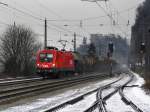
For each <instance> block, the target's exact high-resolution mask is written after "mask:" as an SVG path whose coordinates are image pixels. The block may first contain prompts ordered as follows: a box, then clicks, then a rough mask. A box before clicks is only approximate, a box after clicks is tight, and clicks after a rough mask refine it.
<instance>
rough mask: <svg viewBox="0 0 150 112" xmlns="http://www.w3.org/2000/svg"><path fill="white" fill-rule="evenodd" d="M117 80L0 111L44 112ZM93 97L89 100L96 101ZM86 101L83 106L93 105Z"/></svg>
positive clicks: (98, 83)
mask: <svg viewBox="0 0 150 112" xmlns="http://www.w3.org/2000/svg"><path fill="white" fill-rule="evenodd" d="M117 79H118V77H115V78H111V79H107V80H104V81H100V82H97V83H93V84H88V85H87V86H86V87H82V88H78V89H72V90H68V91H66V92H64V93H60V94H59V95H56V96H51V97H47V98H40V99H37V100H35V101H33V102H28V103H26V104H22V105H17V106H13V107H9V108H8V109H5V110H0V111H1V112H29V111H30V112H31V111H32V112H43V111H45V110H47V109H49V108H52V107H54V106H56V105H59V104H61V103H63V102H66V101H67V100H70V99H72V98H75V97H77V96H80V95H82V94H84V93H87V92H88V91H92V90H94V89H96V88H98V87H100V86H103V85H106V84H108V83H110V82H112V81H115V80H117ZM93 97H94V96H93V95H91V96H88V97H87V98H89V99H91V100H92V99H93V100H94V98H93ZM85 99H86V98H85ZM85 101H86V103H85V102H84V101H83V102H84V103H85V104H83V103H82V106H85V107H87V106H88V105H90V104H91V103H93V102H92V101H90V102H89V100H88V102H87V100H85ZM88 103H89V104H88ZM76 106H78V105H76ZM79 106H80V105H79Z"/></svg>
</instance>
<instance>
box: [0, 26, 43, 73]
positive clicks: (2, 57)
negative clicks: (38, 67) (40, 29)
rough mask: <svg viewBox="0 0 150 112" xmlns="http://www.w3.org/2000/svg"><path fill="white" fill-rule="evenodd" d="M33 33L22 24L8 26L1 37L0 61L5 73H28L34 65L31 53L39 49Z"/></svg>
mask: <svg viewBox="0 0 150 112" xmlns="http://www.w3.org/2000/svg"><path fill="white" fill-rule="evenodd" d="M35 36H36V35H35V34H34V33H33V32H32V30H31V29H30V28H26V27H24V26H23V25H12V26H9V27H8V28H7V29H6V31H5V33H4V34H3V35H2V37H1V45H0V62H1V63H2V65H3V67H4V72H5V73H11V74H28V73H30V72H32V70H33V67H34V62H33V54H35V53H36V52H37V50H38V49H39V47H40V46H39V44H38V43H37V41H36V39H35Z"/></svg>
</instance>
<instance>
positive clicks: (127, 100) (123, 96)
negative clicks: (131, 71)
mask: <svg viewBox="0 0 150 112" xmlns="http://www.w3.org/2000/svg"><path fill="white" fill-rule="evenodd" d="M132 79H133V75H132ZM132 79H130V80H129V81H128V83H129V82H131V81H132ZM128 83H126V84H125V85H124V86H122V87H121V88H120V89H119V94H120V96H121V99H122V101H123V102H124V103H125V104H126V105H130V106H131V107H132V108H133V109H134V110H135V111H136V112H143V111H142V110H141V109H140V108H139V107H138V106H137V105H135V104H134V103H133V102H132V101H131V100H129V99H128V98H127V97H126V96H125V94H124V93H123V90H124V88H125V86H126V85H127V84H128Z"/></svg>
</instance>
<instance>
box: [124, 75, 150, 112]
mask: <svg viewBox="0 0 150 112" xmlns="http://www.w3.org/2000/svg"><path fill="white" fill-rule="evenodd" d="M133 74H134V75H135V80H136V81H135V82H134V83H133V82H132V83H131V84H130V85H132V84H134V85H139V87H133V88H126V89H125V90H124V92H125V95H126V96H127V97H128V98H129V99H130V100H132V101H133V103H135V104H136V105H137V106H138V107H139V108H140V109H141V110H143V111H144V112H149V111H150V96H148V95H146V93H145V92H144V90H143V89H142V88H141V86H142V85H143V84H144V83H145V81H144V79H143V78H141V77H140V76H139V75H138V74H136V73H133Z"/></svg>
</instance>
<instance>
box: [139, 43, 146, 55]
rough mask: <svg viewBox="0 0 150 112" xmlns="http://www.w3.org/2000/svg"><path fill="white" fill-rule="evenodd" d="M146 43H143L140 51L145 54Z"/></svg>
mask: <svg viewBox="0 0 150 112" xmlns="http://www.w3.org/2000/svg"><path fill="white" fill-rule="evenodd" d="M145 51H146V50H145V43H141V45H140V53H141V54H144V53H145Z"/></svg>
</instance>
